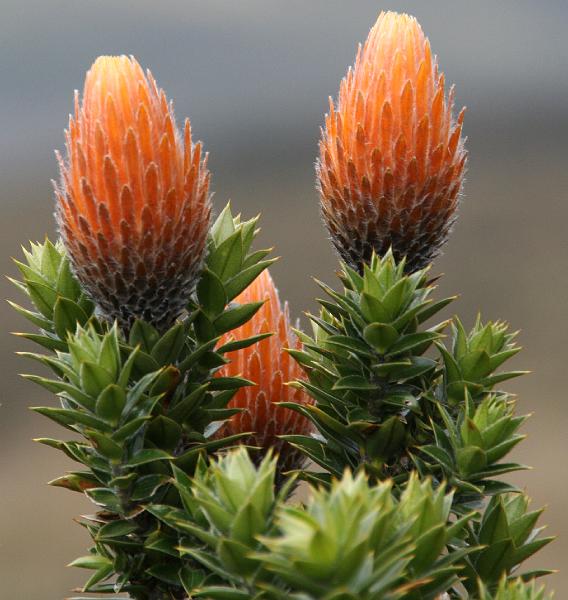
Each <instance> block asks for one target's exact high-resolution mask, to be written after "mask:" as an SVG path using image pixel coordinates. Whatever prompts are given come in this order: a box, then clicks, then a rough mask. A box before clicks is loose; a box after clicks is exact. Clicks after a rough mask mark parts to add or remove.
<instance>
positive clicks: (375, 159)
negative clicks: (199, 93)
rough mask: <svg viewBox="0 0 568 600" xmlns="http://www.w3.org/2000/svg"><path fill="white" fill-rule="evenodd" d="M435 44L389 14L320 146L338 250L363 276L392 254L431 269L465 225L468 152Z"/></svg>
mask: <svg viewBox="0 0 568 600" xmlns="http://www.w3.org/2000/svg"><path fill="white" fill-rule="evenodd" d="M444 86H445V80H444V75H443V74H442V73H440V72H439V71H438V64H437V61H436V58H435V57H433V56H432V53H431V50H430V43H429V41H428V39H427V38H426V37H425V35H424V33H423V31H422V29H421V27H420V25H419V24H418V22H417V21H416V19H415V18H413V17H410V16H408V15H400V14H397V13H393V12H387V13H381V15H380V16H379V18H378V20H377V22H376V24H375V26H374V27H373V28H372V29H371V32H370V33H369V37H368V38H367V41H366V42H365V45H364V46H363V47H361V46H360V47H359V52H358V54H357V59H356V62H355V67H354V68H352V69H349V71H348V73H347V75H346V77H345V78H344V79H343V81H342V82H341V86H340V90H339V98H338V101H337V104H336V105H334V104H333V101H331V100H330V111H329V114H327V115H326V119H325V127H324V129H323V131H322V137H321V141H320V144H319V148H320V156H319V160H318V161H317V166H316V171H317V187H318V191H319V193H320V198H321V208H322V213H323V217H324V220H325V223H326V226H327V228H328V230H329V232H330V234H331V239H332V241H333V244H334V245H335V247H336V248H337V250H338V252H339V254H340V256H341V257H342V259H343V260H344V261H345V262H346V263H347V264H349V265H350V266H352V267H354V268H357V269H359V270H360V269H361V268H362V266H363V264H364V263H368V262H369V261H370V258H371V255H372V252H373V250H374V251H375V252H377V254H379V255H383V254H385V252H386V251H387V250H388V249H389V247H392V250H393V252H394V255H395V257H396V258H397V259H399V260H400V259H401V258H402V257H404V256H405V257H406V261H407V262H406V265H407V270H408V271H415V270H417V269H419V268H422V267H424V266H426V265H427V264H429V263H430V262H431V261H432V260H433V258H435V256H436V255H437V254H438V253H439V251H440V248H441V246H442V245H443V244H444V242H445V241H446V238H447V236H448V234H449V231H450V229H451V227H452V224H453V222H454V220H455V216H456V208H457V205H458V200H459V195H460V190H461V186H462V180H463V175H464V168H465V162H466V152H465V150H464V141H463V139H462V137H461V132H462V121H463V116H464V111H463V110H462V111H461V112H460V113H459V116H458V118H457V120H456V121H453V120H452V109H453V98H454V93H453V88H452V89H450V92H449V94H448V96H446V94H445V91H444Z"/></svg>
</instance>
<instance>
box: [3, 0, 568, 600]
mask: <svg viewBox="0 0 568 600" xmlns="http://www.w3.org/2000/svg"><path fill="white" fill-rule="evenodd" d="M381 9H393V10H397V11H406V12H409V13H411V14H414V15H415V16H416V17H417V18H418V19H419V21H420V22H421V24H422V26H423V28H424V30H425V31H426V33H427V35H428V36H429V37H430V41H431V43H432V46H433V49H434V52H436V53H437V54H438V56H439V60H440V64H441V67H442V69H443V70H444V71H445V73H446V76H447V80H448V81H450V82H454V83H455V84H456V89H457V101H458V103H459V104H460V105H463V104H465V105H467V106H468V112H467V116H466V126H465V131H466V134H467V136H468V138H469V142H468V148H469V151H470V162H469V173H468V180H467V184H466V188H465V191H466V196H465V200H464V202H463V205H462V209H461V216H460V220H459V222H458V225H457V227H456V229H455V232H454V235H453V236H452V238H451V241H450V242H449V244H448V245H447V247H446V251H445V255H444V256H443V257H442V258H441V259H440V260H439V261H438V263H437V265H436V269H437V270H438V271H441V272H444V273H445V277H444V279H443V281H442V283H441V288H442V289H441V293H446V294H453V293H460V294H461V298H460V299H459V300H458V301H457V302H456V303H455V304H454V306H453V309H452V310H454V311H456V312H458V313H459V314H460V315H461V316H462V317H463V318H464V320H465V321H466V323H467V324H471V322H472V320H473V318H474V317H475V314H476V312H477V311H478V310H480V311H481V312H482V314H483V315H484V316H485V317H486V318H492V319H494V318H505V319H507V320H509V321H510V322H511V323H512V326H513V327H514V328H519V329H521V330H522V332H521V335H520V340H521V343H522V344H523V345H524V346H525V348H526V349H525V351H524V352H523V353H521V354H520V355H519V357H518V358H517V359H516V361H515V365H514V366H515V367H516V368H522V369H531V370H532V371H533V374H532V375H530V376H528V377H525V378H524V379H523V380H522V381H516V382H515V383H514V384H512V385H511V386H510V388H509V389H511V390H513V391H515V392H517V393H518V394H519V396H520V408H521V409H522V410H523V411H525V412H534V413H535V414H534V416H533V418H532V419H531V420H530V422H529V423H528V424H527V426H526V428H525V431H526V433H528V440H527V441H526V442H525V443H524V444H522V445H521V446H520V447H519V448H518V449H517V450H516V452H515V458H516V459H518V460H519V461H521V462H524V463H527V464H530V465H532V466H533V467H535V469H534V470H533V471H527V472H524V473H522V474H520V475H518V476H516V477H515V481H516V482H518V483H520V484H521V485H522V486H524V487H526V488H527V490H528V491H529V492H530V494H531V496H532V497H533V498H534V504H533V505H534V506H541V505H544V504H546V505H548V509H547V511H546V512H545V515H544V518H543V521H544V522H546V523H548V524H549V532H551V533H553V534H557V535H559V536H560V538H559V540H558V541H557V542H556V543H555V544H553V545H552V546H550V547H549V549H547V550H546V551H544V552H543V553H541V555H539V557H538V558H537V559H536V561H535V562H534V565H535V566H547V567H553V568H559V569H561V568H562V567H563V566H564V564H565V562H566V558H567V557H568V514H567V511H566V506H565V503H566V497H567V493H568V478H567V476H566V474H567V467H566V458H567V450H568V442H567V435H566V431H567V430H568V408H567V403H568V398H566V384H565V380H564V378H565V377H566V359H567V352H566V341H567V340H568V316H567V311H568V272H567V271H568V269H567V267H568V253H567V249H568V248H567V245H568V244H567V233H566V231H567V226H566V223H567V219H568V191H567V190H568V168H567V167H568V160H567V151H566V140H567V136H568V116H567V109H566V106H567V97H568V41H567V36H566V29H567V27H568V3H567V2H566V0H540V1H537V0H533V1H529V0H500V1H499V2H491V1H487V0H483V1H477V2H465V1H464V2H450V1H446V2H442V1H432V0H430V1H429V2H419V1H415V2H398V1H395V0H392V1H390V2H385V1H379V0H372V1H371V0H341V1H340V0H309V1H306V0H286V1H283V0H278V1H272V2H270V1H269V2H267V1H260V0H258V1H246V0H240V1H239V2H235V1H234V0H233V1H231V0H226V1H216V0H208V1H194V0H184V1H179V2H178V1H168V0H160V1H159V2H158V1H155V0H154V1H149V0H121V1H120V2H116V1H110V0H98V1H96V2H95V1H87V0H0V77H1V79H0V182H1V187H0V190H1V192H0V193H1V205H0V206H1V210H2V215H1V220H0V228H1V232H0V233H1V235H0V267H1V268H0V271H1V272H2V273H9V274H12V275H14V274H15V269H14V268H13V266H12V265H11V262H10V256H20V250H19V245H20V244H22V243H27V241H28V240H37V239H41V238H43V237H44V236H45V235H46V233H47V234H48V235H50V236H53V235H54V224H53V219H52V212H53V196H52V192H51V185H50V179H51V178H56V177H57V168H56V162H55V159H54V156H53V149H54V148H60V149H61V148H62V147H63V128H64V127H65V126H66V123H67V115H68V113H69V112H70V111H71V108H72V94H73V90H74V89H75V88H81V87H82V84H83V77H84V73H85V71H86V69H88V67H89V66H90V64H91V63H92V61H93V60H94V59H95V58H96V57H97V56H98V55H99V54H118V53H128V54H130V53H132V54H134V55H135V56H136V57H137V58H138V60H139V61H140V62H141V63H142V65H143V66H147V67H150V68H151V69H152V71H153V73H154V75H155V77H156V78H157V80H158V83H159V84H160V85H161V86H162V87H164V89H165V90H166V92H167V93H168V95H169V96H170V97H172V98H174V99H175V103H176V113H177V116H178V120H180V121H181V119H182V118H183V117H185V116H190V118H191V120H192V125H193V128H194V131H195V132H196V134H197V135H198V136H199V138H201V139H202V140H204V142H205V145H206V148H207V149H208V150H209V151H210V153H211V162H210V165H211V168H212V171H213V188H214V190H215V192H216V195H215V206H216V209H217V210H219V209H220V207H222V206H223V204H224V203H225V202H226V200H227V199H228V198H232V200H233V203H234V206H235V207H236V208H238V209H239V210H242V211H243V213H244V214H245V215H249V216H252V215H253V214H255V213H257V212H259V211H261V212H262V225H263V234H262V241H263V243H264V244H265V245H275V246H276V248H277V252H278V254H279V255H281V256H282V260H281V262H280V263H278V265H277V266H276V267H275V268H274V276H275V278H276V280H277V284H278V286H279V288H280V291H281V295H282V297H284V298H287V299H288V300H289V301H290V304H291V310H292V314H293V315H294V316H300V315H301V313H302V311H304V310H307V309H312V308H313V307H314V303H313V300H312V298H313V297H314V295H316V294H317V288H316V287H315V285H314V284H313V282H312V281H311V276H313V275H317V276H318V277H319V278H322V279H324V280H326V281H330V282H333V272H334V269H335V266H336V259H335V256H334V255H333V252H332V250H331V248H330V246H329V244H328V242H327V240H326V236H325V234H324V231H323V228H322V226H321V225H320V221H319V216H318V204H317V197H316V194H315V192H314V189H313V183H314V182H313V162H314V158H315V154H316V143H317V138H318V127H319V126H320V124H321V123H322V118H323V113H324V111H325V110H326V106H327V97H328V95H335V94H336V91H337V89H338V85H339V80H340V78H341V77H342V76H343V74H344V73H345V70H346V68H347V66H348V65H349V64H351V63H352V61H353V58H354V55H355V50H356V44H357V42H358V41H362V40H364V39H365V37H366V35H367V32H368V30H369V28H370V27H371V26H372V24H373V23H374V21H375V19H376V17H377V15H378V13H379V11H380V10H381ZM2 286H3V287H2V297H15V296H17V293H16V291H15V290H14V289H12V288H11V286H10V284H9V283H8V282H6V281H4V283H2ZM25 327H27V325H26V324H25V323H24V322H23V321H22V319H20V318H19V317H18V316H17V315H15V314H14V313H13V312H11V311H10V310H9V308H8V307H7V305H6V304H3V305H2V306H1V307H0V352H1V356H0V361H1V364H2V375H3V383H2V387H1V392H0V394H1V398H0V402H1V404H2V406H1V407H0V581H1V582H2V583H1V584H0V590H1V591H0V594H1V596H2V598H3V599H4V598H5V599H6V600H8V598H10V599H15V600H20V599H22V600H58V599H62V598H64V597H66V596H68V595H69V591H70V589H71V588H72V587H73V586H75V585H78V584H79V583H80V582H81V581H83V580H84V577H83V575H85V574H86V573H83V572H79V571H77V572H76V571H74V570H71V569H65V567H64V565H65V564H66V563H67V562H69V561H71V560H72V559H73V558H75V557H76V556H78V555H80V554H83V553H84V550H85V549H86V547H87V544H88V540H87V537H86V534H85V533H84V532H83V530H82V529H81V528H80V527H79V526H77V525H74V524H73V523H72V521H71V519H72V517H73V516H74V515H77V514H80V513H82V512H88V511H90V510H91V509H90V507H89V505H88V504H87V503H85V502H84V501H83V500H82V498H81V497H79V496H78V495H76V496H75V495H74V494H71V493H69V492H66V491H64V490H60V489H55V488H48V487H47V486H46V485H45V482H46V481H48V480H49V479H52V478H54V477H56V476H57V475H58V474H60V473H61V472H62V471H63V470H65V469H66V468H69V467H70V463H67V462H66V461H65V460H64V459H63V458H62V457H60V456H59V455H58V453H57V452H56V451H54V450H50V449H48V448H46V447H43V446H39V445H37V444H34V443H32V441H31V438H33V437H37V436H48V435H53V434H54V433H55V431H56V430H55V428H54V427H52V426H50V424H49V423H48V422H47V420H44V419H43V418H42V417H39V416H35V415H34V414H31V413H30V412H29V411H28V410H27V407H28V406H30V405H37V404H38V403H51V402H53V399H52V398H50V397H49V395H48V394H47V393H45V394H43V393H42V392H41V391H39V390H38V389H35V388H34V386H33V385H32V384H30V383H26V382H24V381H22V380H21V379H19V378H18V376H17V373H18V372H19V371H22V370H24V371H25V370H29V369H31V368H33V365H30V364H27V363H24V361H23V359H18V358H16V357H15V356H14V351H15V350H17V349H30V347H29V346H27V345H26V342H25V341H23V340H17V339H15V338H13V337H11V336H10V334H9V332H10V331H12V330H18V329H22V328H25ZM548 584H549V586H550V587H551V588H556V590H557V597H558V598H563V597H565V595H566V594H568V570H565V571H564V572H561V573H560V574H559V575H555V576H553V577H550V578H549V579H548Z"/></svg>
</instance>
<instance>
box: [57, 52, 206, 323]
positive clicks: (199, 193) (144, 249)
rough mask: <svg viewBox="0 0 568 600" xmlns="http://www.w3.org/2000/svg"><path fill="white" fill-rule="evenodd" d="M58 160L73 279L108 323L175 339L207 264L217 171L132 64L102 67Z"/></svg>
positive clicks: (121, 60)
mask: <svg viewBox="0 0 568 600" xmlns="http://www.w3.org/2000/svg"><path fill="white" fill-rule="evenodd" d="M66 148H67V160H63V159H62V158H61V157H58V158H59V165H60V170H61V182H60V184H59V185H56V186H55V189H56V196H57V211H56V214H57V221H58V224H59V228H60V232H61V236H62V238H63V242H64V244H65V247H66V249H67V252H68V253H69V256H70V259H71V263H72V265H73V268H74V271H75V273H76V275H77V277H78V279H79V280H80V282H81V284H82V285H83V286H84V288H85V289H86V290H87V292H88V293H89V294H90V295H91V296H92V298H93V300H94V301H95V302H96V304H97V306H98V309H99V311H100V312H101V313H102V315H103V316H104V317H106V318H107V319H109V320H114V319H116V320H118V322H119V324H120V326H121V327H122V328H123V329H125V330H127V329H129V328H130V326H131V325H132V323H133V322H134V320H135V319H144V320H145V321H147V322H149V323H151V324H152V325H154V326H155V327H157V328H158V329H160V330H164V329H167V328H168V327H169V326H170V325H171V324H172V323H173V322H174V321H175V319H176V318H177V317H178V316H179V315H180V313H181V312H182V311H183V309H184V307H185V305H186V302H187V300H188V297H189V295H190V293H191V292H192V289H193V287H194V285H195V282H196V278H197V276H198V274H199V272H200V268H201V264H202V261H203V258H204V253H205V245H206V239H207V233H208V229H209V218H210V197H209V171H208V170H207V165H206V163H207V157H206V156H205V157H203V156H202V154H203V153H202V149H201V144H200V143H197V144H193V143H192V141H191V127H190V123H189V121H188V120H186V121H185V127H184V132H183V136H182V135H181V134H180V132H179V131H178V129H177V127H176V124H175V120H174V113H173V106H172V104H171V102H170V103H169V102H168V101H167V99H166V95H165V93H164V91H163V90H161V89H160V88H158V86H157V85H156V82H155V81H154V78H153V77H152V75H151V73H150V72H149V71H147V72H146V73H144V71H143V70H142V68H141V67H140V65H139V64H138V63H137V62H136V60H135V59H134V58H132V57H130V58H129V57H126V56H119V57H107V56H103V57H100V58H98V59H97V60H96V61H95V63H94V64H93V66H92V67H91V69H90V71H89V72H88V73H87V77H86V80H85V88H84V92H83V98H82V102H81V103H80V101H79V96H78V94H77V93H76V94H75V115H74V116H72V117H71V118H70V121H69V129H68V131H66Z"/></svg>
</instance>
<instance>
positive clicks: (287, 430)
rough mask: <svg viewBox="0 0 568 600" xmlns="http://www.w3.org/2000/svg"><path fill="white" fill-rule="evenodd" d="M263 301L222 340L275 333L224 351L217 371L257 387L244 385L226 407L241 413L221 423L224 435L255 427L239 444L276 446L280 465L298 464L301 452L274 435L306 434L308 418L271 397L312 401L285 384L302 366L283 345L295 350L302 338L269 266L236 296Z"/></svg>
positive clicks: (240, 300) (290, 465)
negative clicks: (226, 361) (293, 327)
mask: <svg viewBox="0 0 568 600" xmlns="http://www.w3.org/2000/svg"><path fill="white" fill-rule="evenodd" d="M263 300H264V301H265V303H264V304H263V306H262V307H261V308H260V310H259V311H258V312H257V313H256V314H255V315H254V317H253V318H252V319H251V320H250V321H249V322H248V323H246V324H245V325H243V326H241V327H239V328H238V329H235V330H234V331H232V332H231V333H229V334H226V335H225V336H224V339H223V340H222V341H221V344H223V343H226V342H228V341H230V340H231V339H236V340H240V339H245V338H248V337H251V336H255V335H259V334H262V333H269V332H274V335H273V336H271V337H269V338H266V339H264V340H261V341H260V342H258V343H257V344H255V345H253V346H249V347H248V348H244V349H242V350H236V351H235V352H230V353H228V354H227V358H228V359H229V360H230V361H231V362H230V363H229V364H228V365H226V366H225V367H223V369H222V370H221V371H220V375H223V376H228V377H231V376H237V375H241V376H243V377H246V378H247V379H250V380H251V381H253V382H254V383H256V384H257V385H256V386H251V387H243V388H240V389H239V390H238V392H237V393H236V395H235V396H234V397H233V399H232V400H231V402H230V403H229V408H241V409H244V410H243V411H242V412H240V413H238V414H236V415H233V417H231V419H230V420H229V421H228V422H227V423H226V424H225V426H224V428H223V430H222V432H221V433H222V434H223V435H225V436H226V435H233V434H237V433H244V432H247V431H250V432H254V433H253V434H252V435H251V436H250V437H249V438H248V439H244V440H243V443H247V444H252V445H254V446H260V447H262V448H265V449H268V448H275V449H276V451H277V452H278V453H279V455H280V464H281V465H282V468H284V469H288V468H294V467H298V466H300V464H301V462H302V454H301V453H300V452H298V451H296V450H295V449H294V448H292V447H291V446H290V445H288V444H287V443H286V442H283V440H280V439H278V436H279V435H284V434H309V432H310V431H311V425H310V422H309V421H308V420H307V419H306V418H304V417H303V416H301V415H300V414H298V413H297V412H295V411H292V410H289V409H287V408H283V407H280V406H275V404H274V403H275V402H298V403H301V404H310V403H312V400H311V398H309V396H308V395H307V394H305V393H304V392H303V391H302V390H298V389H295V388H293V387H290V386H287V385H285V384H286V383H287V382H289V381H293V380H295V379H299V378H300V377H301V376H302V375H303V372H302V369H301V368H300V366H299V365H298V363H296V361H295V360H294V359H293V358H292V357H291V356H290V355H289V354H288V353H287V352H285V350H284V349H285V348H294V349H298V348H300V347H301V342H300V341H299V340H298V339H297V337H296V335H295V334H294V333H293V331H292V330H291V327H290V320H289V314H288V305H287V303H285V304H284V308H282V305H281V304H280V299H279V298H278V291H277V289H276V287H275V286H274V282H273V281H272V278H271V276H270V274H269V272H268V271H267V270H265V271H263V272H262V273H261V275H260V276H259V277H257V279H256V280H255V281H254V282H253V283H252V284H251V285H250V286H249V287H248V288H247V289H246V290H244V291H243V292H242V293H241V294H240V295H239V296H238V297H237V298H236V300H235V301H236V302H238V303H247V302H260V301H263Z"/></svg>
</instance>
